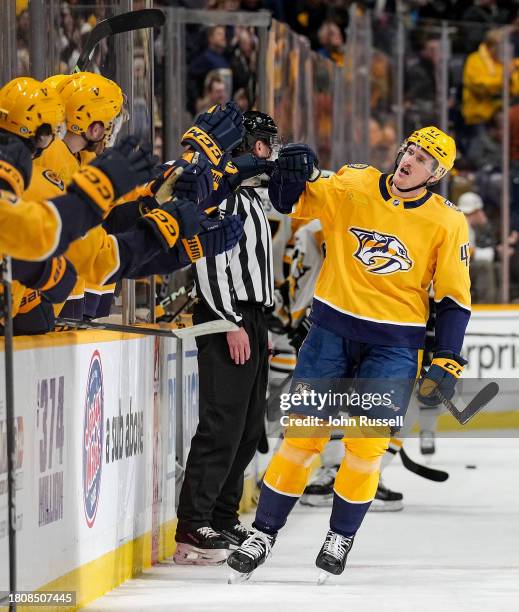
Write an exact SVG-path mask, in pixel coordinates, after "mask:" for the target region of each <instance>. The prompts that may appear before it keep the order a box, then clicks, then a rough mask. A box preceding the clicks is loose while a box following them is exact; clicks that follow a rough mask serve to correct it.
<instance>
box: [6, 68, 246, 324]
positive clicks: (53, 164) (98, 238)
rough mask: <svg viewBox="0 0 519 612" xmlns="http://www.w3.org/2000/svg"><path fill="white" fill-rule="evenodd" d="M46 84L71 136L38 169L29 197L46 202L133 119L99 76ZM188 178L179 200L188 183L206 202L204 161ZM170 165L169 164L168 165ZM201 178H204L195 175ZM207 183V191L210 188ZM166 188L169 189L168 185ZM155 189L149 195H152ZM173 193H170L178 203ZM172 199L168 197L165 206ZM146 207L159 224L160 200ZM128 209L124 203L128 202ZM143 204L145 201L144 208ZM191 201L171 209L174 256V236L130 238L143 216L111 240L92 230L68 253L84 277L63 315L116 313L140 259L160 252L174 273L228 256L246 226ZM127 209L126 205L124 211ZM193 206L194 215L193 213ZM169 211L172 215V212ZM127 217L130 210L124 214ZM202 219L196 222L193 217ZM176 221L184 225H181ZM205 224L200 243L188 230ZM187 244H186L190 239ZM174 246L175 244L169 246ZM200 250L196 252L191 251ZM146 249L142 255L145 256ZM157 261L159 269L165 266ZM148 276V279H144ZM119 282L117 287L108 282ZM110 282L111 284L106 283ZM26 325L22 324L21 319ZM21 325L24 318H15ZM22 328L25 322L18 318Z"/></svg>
mask: <svg viewBox="0 0 519 612" xmlns="http://www.w3.org/2000/svg"><path fill="white" fill-rule="evenodd" d="M45 83H46V84H47V85H48V86H49V87H51V88H54V89H55V90H56V92H57V93H59V95H60V96H61V98H62V99H63V101H64V104H65V109H66V126H67V129H66V134H65V137H64V139H63V142H62V143H53V144H52V145H51V147H49V149H48V150H46V151H45V152H44V154H43V155H42V156H41V158H40V159H38V160H37V163H38V167H37V168H36V172H35V179H37V180H33V181H32V182H31V186H30V188H29V193H32V192H33V190H34V193H35V194H36V193H37V194H38V195H40V196H41V194H42V193H45V194H47V197H49V196H48V194H50V193H54V192H55V191H56V190H60V189H66V187H67V185H68V182H69V180H70V179H69V177H70V176H72V175H73V173H74V172H75V171H76V170H77V169H78V168H82V167H84V166H85V164H87V163H88V161H89V159H90V158H91V156H94V157H95V153H94V152H93V151H96V152H97V153H99V152H100V151H102V150H103V149H104V148H105V147H111V146H112V145H113V143H114V140H115V138H116V136H117V134H118V132H119V129H120V127H121V125H122V124H123V122H124V121H125V120H126V119H127V118H128V113H127V111H126V108H125V98H124V95H123V92H122V91H121V89H120V88H119V86H118V85H117V84H116V83H114V82H113V81H110V80H109V79H106V78H105V77H102V76H101V75H97V74H93V73H78V74H75V75H72V76H67V75H56V76H53V77H50V78H49V79H47V81H45ZM184 166H185V167H184V171H185V173H184V175H183V176H181V178H180V180H178V181H177V183H176V184H175V195H177V196H178V197H180V198H182V197H188V196H184V195H183V194H182V190H181V188H180V184H181V183H183V185H184V188H185V190H186V191H189V188H188V185H190V186H191V187H190V189H193V188H194V187H196V188H198V189H199V191H200V192H203V194H204V198H205V197H206V196H207V194H208V190H210V189H211V188H212V186H211V184H210V180H209V178H207V177H206V176H205V175H206V174H208V175H209V177H210V170H209V169H208V168H207V169H206V168H205V166H204V164H203V161H202V160H201V161H200V162H199V163H198V164H192V165H189V164H187V162H186V163H185V164H184ZM168 167H169V166H168ZM194 173H196V176H195V174H194ZM206 183H207V185H206ZM164 187H166V185H164ZM148 191H149V190H148ZM144 193H146V194H147V195H149V194H148V193H147V191H146V189H141V188H138V189H136V190H135V191H134V192H132V196H133V195H136V196H139V195H141V194H144ZM171 196H172V194H171V193H170V194H169V198H171ZM132 199H134V198H133V197H126V198H125V199H124V201H126V200H129V201H131V200H132ZM165 199H166V196H164V200H162V202H164V201H165ZM148 200H149V202H147V205H146V206H144V205H143V206H142V207H141V206H139V211H141V212H142V214H145V213H148V214H149V215H152V217H149V219H151V218H153V219H154V221H155V224H159V216H157V215H153V210H152V209H153V208H154V207H157V206H158V205H159V203H158V202H157V201H156V199H155V198H148ZM120 202H121V203H122V200H121V201H120ZM136 204H139V202H136ZM188 204H189V203H188V202H184V208H183V209H182V210H183V211H182V212H181V211H180V207H179V206H177V208H178V211H177V210H173V209H174V208H175V207H174V206H173V205H171V204H168V205H167V206H166V208H167V209H171V210H170V212H171V213H172V215H173V217H175V215H176V220H177V221H178V222H179V224H180V226H181V227H180V237H181V238H183V240H182V241H179V245H177V248H175V250H174V252H171V253H169V252H168V253H164V250H165V251H169V249H170V248H171V247H172V244H173V243H169V242H170V239H171V238H172V237H171V236H167V238H166V240H163V239H162V237H163V234H162V233H161V231H159V232H158V234H157V239H156V240H154V241H153V240H151V238H150V237H146V236H145V232H144V233H143V229H142V228H144V227H146V224H145V223H142V224H141V225H140V229H139V228H135V230H133V231H132V232H126V230H129V229H130V227H133V226H134V224H135V222H136V221H137V220H138V217H140V213H139V215H138V216H137V217H135V216H134V215H133V214H132V213H129V214H128V222H127V223H126V226H125V228H124V230H122V231H123V232H126V233H122V234H119V233H118V234H117V235H116V236H115V235H111V234H108V232H107V231H106V229H105V228H104V227H96V228H95V229H93V230H92V231H90V232H88V234H87V235H86V236H84V237H83V238H82V239H81V240H78V241H76V242H74V243H73V244H72V245H71V246H70V248H69V249H68V251H67V253H66V255H67V257H68V258H69V259H70V261H71V262H73V264H74V265H75V267H76V269H77V271H78V273H79V276H80V278H79V279H78V282H77V283H76V285H75V287H74V290H73V292H72V294H71V295H70V296H69V299H68V300H67V303H66V304H65V306H64V308H60V309H59V310H58V312H59V313H60V315H61V316H67V317H71V318H78V319H81V318H83V316H84V315H85V316H88V317H89V318H92V317H97V316H103V315H105V314H108V313H109V309H110V305H111V301H112V295H113V290H114V288H115V284H114V283H115V281H116V280H118V279H120V278H122V277H126V276H127V275H130V277H132V278H135V277H136V276H138V272H137V271H136V269H135V264H136V263H137V262H139V261H140V263H141V264H143V265H144V264H146V263H147V261H148V258H149V257H151V256H152V255H153V254H155V256H156V257H157V259H159V260H160V262H159V264H160V265H161V266H163V268H160V269H162V270H166V271H169V272H171V271H172V270H174V269H178V268H181V267H184V266H186V265H188V264H189V263H191V261H193V259H196V258H197V257H200V256H203V255H204V254H205V253H207V252H209V253H212V252H213V251H214V250H216V251H217V252H221V250H225V249H226V248H230V246H232V245H234V244H235V242H236V240H237V238H238V237H239V236H238V234H239V233H240V231H241V224H240V222H239V219H237V218H236V217H228V218H227V219H224V220H221V221H219V220H214V219H211V220H209V219H207V217H206V216H205V215H204V214H203V213H202V212H201V211H196V209H195V208H194V207H193V205H191V207H189V206H188ZM124 206H125V205H124V204H123V207H124ZM190 208H191V209H192V210H190ZM164 211H165V212H167V211H166V210H165V209H164ZM123 216H126V212H124V213H123ZM190 216H195V217H196V222H195V220H194V219H191V220H190V221H189V222H188V219H187V218H188V217H190ZM174 222H176V221H175V220H174ZM188 226H189V227H194V226H197V228H198V231H197V235H198V238H197V239H193V240H191V236H187V235H186V234H185V231H187V227H188ZM161 227H162V228H163V229H164V235H165V234H167V227H168V224H167V223H163V224H162V226H161ZM184 238H185V239H184ZM166 243H169V244H166ZM191 245H193V248H191ZM141 250H142V252H141ZM159 264H157V263H155V264H152V268H153V267H154V265H155V266H156V265H159ZM144 274H145V272H143V274H142V275H144ZM142 275H141V276H142ZM109 282H111V283H112V284H108V283H109ZM105 283H106V284H105ZM19 319H20V318H19ZM15 323H17V322H16V320H15ZM18 324H20V320H18Z"/></svg>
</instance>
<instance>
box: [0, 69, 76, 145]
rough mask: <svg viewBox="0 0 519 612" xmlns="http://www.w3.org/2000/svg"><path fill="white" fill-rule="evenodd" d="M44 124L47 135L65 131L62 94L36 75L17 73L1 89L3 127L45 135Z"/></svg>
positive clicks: (0, 121) (33, 135)
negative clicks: (19, 75)
mask: <svg viewBox="0 0 519 612" xmlns="http://www.w3.org/2000/svg"><path fill="white" fill-rule="evenodd" d="M47 126H48V127H47ZM42 128H44V129H43V132H45V135H49V136H50V135H52V136H53V137H58V138H63V136H64V135H65V107H64V105H63V102H62V101H61V98H60V96H59V95H58V94H57V93H56V91H55V90H54V89H53V88H51V87H45V85H44V84H43V83H40V81H37V80H36V79H31V78H29V77H18V78H16V79H13V80H12V81H9V83H7V85H4V87H2V89H0V129H4V130H7V131H8V132H11V133H13V134H16V135H17V136H21V137H22V138H35V139H38V138H39V137H41V136H43V134H42ZM51 140H52V139H50V140H49V143H50V142H51Z"/></svg>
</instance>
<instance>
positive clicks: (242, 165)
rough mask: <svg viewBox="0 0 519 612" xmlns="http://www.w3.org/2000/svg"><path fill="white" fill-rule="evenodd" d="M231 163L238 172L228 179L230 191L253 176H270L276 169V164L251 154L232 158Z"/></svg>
mask: <svg viewBox="0 0 519 612" xmlns="http://www.w3.org/2000/svg"><path fill="white" fill-rule="evenodd" d="M232 163H233V165H234V167H235V168H236V169H237V170H238V172H237V173H236V174H234V175H232V176H229V177H228V183H229V186H230V188H231V189H236V188H237V187H238V186H239V185H240V183H242V182H243V181H245V180H247V179H249V178H252V177H254V176H259V175H260V174H269V175H270V174H271V173H272V172H273V171H274V170H275V168H276V162H273V161H269V160H268V159H260V158H259V157H256V156H255V155H252V153H246V154H245V155H240V156H239V157H233V158H232Z"/></svg>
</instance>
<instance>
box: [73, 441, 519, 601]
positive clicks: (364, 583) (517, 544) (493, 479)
mask: <svg viewBox="0 0 519 612" xmlns="http://www.w3.org/2000/svg"><path fill="white" fill-rule="evenodd" d="M437 447H438V448H437V454H436V455H435V456H434V460H433V462H432V463H431V466H433V467H438V468H441V469H445V470H447V471H448V472H449V473H450V478H449V479H448V480H447V481H446V482H444V483H434V482H430V481H427V480H424V479H422V478H420V477H418V476H415V475H414V474H412V473H411V472H408V471H407V470H405V469H404V468H403V466H402V464H401V462H400V459H399V458H398V457H397V458H396V459H395V460H394V461H393V463H392V465H390V466H389V468H388V469H387V470H386V472H385V477H384V480H385V484H386V485H387V486H388V487H389V488H391V489H394V490H397V491H402V492H403V493H404V503H405V508H404V510H403V511H402V512H397V513H372V512H370V513H368V515H367V517H366V520H365V521H364V524H363V525H362V528H361V530H360V532H359V534H358V536H357V538H356V541H355V544H354V547H353V550H352V552H351V554H350V556H349V559H348V564H347V566H346V570H345V572H344V573H343V574H342V576H339V577H338V578H335V579H334V580H333V582H332V583H330V584H327V585H324V586H317V585H316V579H317V575H318V570H317V568H316V567H315V566H314V560H315V557H316V555H317V552H318V551H319V549H320V547H321V544H322V541H323V539H324V536H325V534H326V530H327V526H328V516H329V512H330V510H329V509H328V508H318V509H311V508H307V507H303V506H300V505H298V506H296V508H295V509H294V511H293V513H292V515H291V517H290V518H289V522H288V524H287V526H286V527H285V528H284V530H283V531H282V532H281V534H280V536H279V538H278V541H277V543H276V545H275V547H274V550H273V554H272V556H271V557H270V559H269V560H268V561H267V563H266V564H265V565H264V566H262V567H260V568H259V569H258V570H257V571H256V572H255V573H254V574H253V576H252V577H251V579H250V581H249V582H248V583H245V584H239V585H228V584H227V575H228V570H227V566H226V565H225V566H220V567H179V566H175V565H174V564H173V563H171V562H165V563H162V564H160V565H158V566H155V567H153V568H152V569H150V570H149V571H146V572H145V573H144V574H142V575H141V576H140V577H138V578H136V579H134V580H131V581H128V582H126V583H125V584H123V585H121V586H120V587H119V588H117V589H115V590H114V591H111V592H110V593H108V594H107V595H105V596H104V597H102V598H101V599H99V600H97V601H95V602H94V603H92V604H90V605H89V606H87V607H86V608H85V609H86V610H89V611H91V612H92V611H94V610H95V611H101V610H102V611H103V612H104V611H109V610H121V611H122V610H124V611H125V612H130V611H131V612H134V611H137V610H164V611H166V610H167V611H169V612H195V611H196V612H228V611H230V610H246V611H251V612H252V611H258V612H259V611H261V612H266V611H267V610H269V611H270V610H272V611H273V612H274V611H278V610H279V611H283V612H301V611H312V612H324V611H328V610H333V611H335V610H337V611H344V612H350V611H351V612H353V611H355V612H357V611H373V612H378V611H380V610H390V611H395V612H408V611H409V612H411V611H412V612H416V611H418V610H419V611H420V612H428V611H431V612H432V611H434V612H444V611H445V610H452V611H468V610H470V611H471V612H480V611H481V612H483V611H485V612H487V611H491V612H496V611H507V612H511V611H513V610H519V439H518V438H477V439H475V438H472V439H459V438H457V439H446V438H442V439H439V440H438V442H437ZM406 449H407V450H408V453H409V454H410V455H411V456H412V457H413V458H414V459H415V460H416V461H419V462H423V458H422V457H421V456H420V454H419V452H418V445H417V441H416V440H409V441H408V442H407V443H406ZM466 465H475V466H476V469H467V468H466ZM252 518H253V517H252V515H251V516H247V515H246V516H245V517H244V522H247V523H250V522H251V521H252Z"/></svg>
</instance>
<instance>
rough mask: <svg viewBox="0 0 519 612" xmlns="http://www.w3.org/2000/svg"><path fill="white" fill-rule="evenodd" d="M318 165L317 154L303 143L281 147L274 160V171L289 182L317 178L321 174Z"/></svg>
mask: <svg viewBox="0 0 519 612" xmlns="http://www.w3.org/2000/svg"><path fill="white" fill-rule="evenodd" d="M318 167H319V161H318V159H317V155H316V154H315V153H314V151H313V150H312V149H311V148H310V147H309V146H308V145H305V144H289V145H286V146H284V147H281V149H280V151H279V156H278V159H277V160H276V172H277V173H279V176H280V177H281V178H282V179H283V180H285V181H287V182H289V183H290V182H297V181H315V180H317V179H318V178H319V176H320V174H321V173H320V170H319V169H318Z"/></svg>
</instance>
